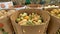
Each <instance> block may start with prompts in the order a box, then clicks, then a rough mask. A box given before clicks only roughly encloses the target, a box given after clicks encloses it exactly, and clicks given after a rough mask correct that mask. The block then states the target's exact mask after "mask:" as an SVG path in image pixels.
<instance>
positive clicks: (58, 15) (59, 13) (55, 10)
mask: <svg viewBox="0 0 60 34" xmlns="http://www.w3.org/2000/svg"><path fill="white" fill-rule="evenodd" d="M50 13H51V15H55V16H57V17H58V18H60V9H53V10H52V11H50Z"/></svg>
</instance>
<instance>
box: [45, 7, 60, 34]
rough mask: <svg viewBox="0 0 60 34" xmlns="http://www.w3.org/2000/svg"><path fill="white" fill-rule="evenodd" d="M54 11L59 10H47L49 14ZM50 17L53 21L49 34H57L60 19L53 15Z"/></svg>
mask: <svg viewBox="0 0 60 34" xmlns="http://www.w3.org/2000/svg"><path fill="white" fill-rule="evenodd" d="M53 9H57V8H50V9H46V10H47V11H48V12H47V13H49V12H50V11H51V10H53ZM49 14H50V13H49ZM50 17H51V19H50V23H49V26H48V34H56V32H57V30H58V29H59V27H60V19H58V18H57V17H56V16H54V15H51V14H50Z"/></svg>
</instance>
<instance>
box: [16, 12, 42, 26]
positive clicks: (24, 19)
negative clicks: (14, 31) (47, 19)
mask: <svg viewBox="0 0 60 34" xmlns="http://www.w3.org/2000/svg"><path fill="white" fill-rule="evenodd" d="M16 22H17V23H18V24H19V25H40V24H41V23H43V20H42V17H41V16H40V15H38V14H37V13H31V14H28V13H21V14H20V15H19V16H18V17H17V19H16Z"/></svg>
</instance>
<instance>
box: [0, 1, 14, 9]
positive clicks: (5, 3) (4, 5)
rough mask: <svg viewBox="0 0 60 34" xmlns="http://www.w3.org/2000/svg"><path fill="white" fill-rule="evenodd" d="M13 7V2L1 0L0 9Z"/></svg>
mask: <svg viewBox="0 0 60 34" xmlns="http://www.w3.org/2000/svg"><path fill="white" fill-rule="evenodd" d="M12 7H13V2H12V1H9V2H0V9H9V8H12Z"/></svg>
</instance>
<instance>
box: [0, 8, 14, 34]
mask: <svg viewBox="0 0 60 34" xmlns="http://www.w3.org/2000/svg"><path fill="white" fill-rule="evenodd" d="M4 10H6V9H4ZM8 10H11V9H8ZM8 10H7V11H8ZM12 13H14V12H12V11H11V12H10V13H8V12H7V14H6V15H4V16H2V17H0V23H1V24H3V25H4V26H3V27H1V28H2V29H4V32H7V33H8V34H13V32H14V30H13V26H12V24H11V20H10V16H11V15H12ZM0 26H1V25H0ZM1 33H3V31H1V30H0V34H1Z"/></svg>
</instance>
